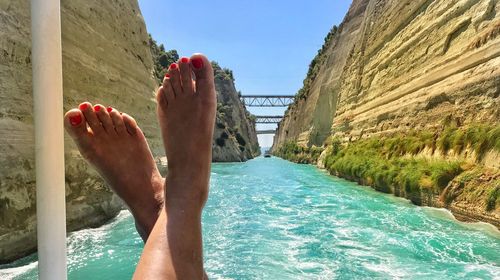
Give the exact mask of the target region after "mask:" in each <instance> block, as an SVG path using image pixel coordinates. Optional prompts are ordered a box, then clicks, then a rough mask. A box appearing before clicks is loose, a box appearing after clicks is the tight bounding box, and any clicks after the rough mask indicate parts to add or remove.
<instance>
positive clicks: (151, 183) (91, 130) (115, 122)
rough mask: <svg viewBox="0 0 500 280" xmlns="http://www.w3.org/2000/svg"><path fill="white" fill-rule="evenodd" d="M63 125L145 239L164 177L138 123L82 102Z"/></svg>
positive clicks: (160, 197)
mask: <svg viewBox="0 0 500 280" xmlns="http://www.w3.org/2000/svg"><path fill="white" fill-rule="evenodd" d="M64 126H65V129H66V131H67V132H68V134H69V135H70V136H71V138H72V139H73V140H74V142H75V143H76V145H77V147H78V149H79V151H80V153H81V154H82V156H83V157H84V158H85V159H86V160H87V161H88V162H89V163H90V164H91V165H92V166H93V167H94V168H95V169H96V170H97V171H98V172H99V174H100V175H101V176H102V177H103V179H104V180H105V181H106V183H107V184H108V185H109V186H110V187H111V189H112V190H113V191H114V192H115V193H116V194H117V195H118V196H119V197H120V198H121V199H122V200H123V201H124V202H125V203H126V204H127V206H128V208H129V209H130V211H131V213H132V215H133V216H134V218H135V221H136V227H137V230H138V231H139V234H140V235H141V237H142V238H143V239H144V240H146V239H147V236H148V235H149V233H150V232H151V229H152V228H153V226H154V224H155V222H156V220H157V218H158V215H159V213H160V211H161V209H162V206H163V193H164V190H163V186H164V179H163V178H162V177H161V175H160V173H159V171H158V168H157V166H156V163H155V161H154V158H153V155H152V154H151V150H150V149H149V146H148V143H147V141H146V138H145V137H144V134H143V133H142V131H141V129H140V128H139V126H138V125H137V122H136V121H135V120H134V119H133V118H132V117H131V116H129V115H127V114H125V113H120V112H119V111H117V110H116V109H114V108H112V107H107V108H106V107H104V106H103V105H100V104H98V105H95V106H92V104H90V103H89V102H84V103H81V104H80V105H79V107H78V108H75V109H72V110H69V111H68V112H67V113H66V115H65V117H64Z"/></svg>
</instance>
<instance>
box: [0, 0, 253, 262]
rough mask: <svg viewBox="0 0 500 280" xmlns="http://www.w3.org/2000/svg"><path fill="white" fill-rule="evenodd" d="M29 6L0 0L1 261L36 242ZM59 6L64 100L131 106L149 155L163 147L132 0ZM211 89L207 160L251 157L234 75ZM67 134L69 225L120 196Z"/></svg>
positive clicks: (114, 205)
mask: <svg viewBox="0 0 500 280" xmlns="http://www.w3.org/2000/svg"><path fill="white" fill-rule="evenodd" d="M29 13H30V6H29V1H27V0H23V1H13V0H0V26H1V27H2V28H0V154H1V156H0V263H1V262H7V261H10V260H13V259H15V258H18V257H21V256H24V255H26V254H29V253H31V252H33V251H34V250H36V228H35V226H36V225H35V222H36V221H35V208H36V206H35V174H34V134H33V116H32V107H33V104H32V91H31V37H30V36H31V35H30V15H29ZM61 13H62V18H61V21H62V42H63V82H64V109H65V110H68V109H70V108H72V107H74V106H76V105H77V104H79V103H80V102H82V101H85V100H88V101H91V102H93V103H101V104H103V105H112V106H114V107H115V108H117V109H118V110H120V111H124V112H127V113H129V114H130V115H132V116H134V117H135V118H136V120H137V122H138V123H139V125H140V126H141V128H142V129H143V131H144V133H145V135H146V137H147V139H148V142H149V144H150V147H151V149H152V150H153V153H154V154H155V156H157V157H160V156H161V155H164V151H163V146H162V142H161V138H160V136H159V135H160V134H159V129H158V125H157V121H156V109H155V107H156V104H155V98H154V93H155V90H156V88H157V82H156V81H155V78H154V75H153V73H154V62H153V58H152V53H151V49H150V44H151V40H150V38H149V37H148V33H147V31H146V26H145V24H144V20H143V18H142V16H141V13H140V10H139V6H138V3H137V1H136V0H127V1H104V2H102V1H96V0H94V1H87V0H85V1H84V0H74V1H73V0H72V1H62V2H61ZM217 91H218V99H219V100H220V102H222V106H226V107H225V108H226V111H227V112H226V114H225V115H224V116H220V118H218V125H219V126H221V127H222V126H224V128H220V127H219V128H217V132H216V135H218V136H217V137H219V136H221V134H222V132H223V131H227V134H228V139H225V145H224V147H219V146H217V145H216V144H214V160H216V161H244V160H246V159H250V158H252V157H254V156H255V155H257V154H258V152H257V151H258V149H257V147H258V144H257V137H256V133H255V126H254V124H253V123H252V122H251V120H250V119H249V115H248V114H247V112H246V110H245V108H244V107H243V106H242V105H241V102H239V99H238V95H237V93H236V90H235V89H234V84H233V82H232V80H230V81H226V80H221V79H218V81H217ZM47 106H50V104H47ZM48 133H50V132H48ZM65 137H66V139H65V151H66V152H65V159H66V202H67V213H66V216H67V225H68V230H69V231H71V230H76V229H80V228H84V227H89V226H90V227H92V226H99V225H101V224H103V223H104V222H106V221H108V220H109V219H110V218H112V217H114V216H115V215H116V214H117V213H118V211H120V210H121V209H122V208H123V205H122V203H121V202H120V200H119V199H118V198H117V197H116V196H115V195H113V193H112V192H111V191H110V190H109V188H108V187H107V186H106V185H105V184H104V182H103V181H102V179H101V178H100V177H99V175H98V174H97V173H96V172H95V171H94V170H93V169H92V168H91V167H90V166H89V165H88V164H87V163H86V162H85V161H83V159H82V158H81V156H80V154H79V152H78V150H77V149H76V147H75V145H74V144H73V142H72V141H71V139H70V138H69V136H68V135H66V136H65ZM214 143H215V139H214Z"/></svg>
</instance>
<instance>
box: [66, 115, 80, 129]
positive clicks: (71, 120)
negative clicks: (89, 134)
mask: <svg viewBox="0 0 500 280" xmlns="http://www.w3.org/2000/svg"><path fill="white" fill-rule="evenodd" d="M69 123H70V124H71V125H72V126H77V125H79V124H81V123H82V115H80V114H78V115H75V116H72V117H69Z"/></svg>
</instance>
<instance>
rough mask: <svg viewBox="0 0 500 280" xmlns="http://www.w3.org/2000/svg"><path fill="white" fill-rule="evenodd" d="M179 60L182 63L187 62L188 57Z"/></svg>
mask: <svg viewBox="0 0 500 280" xmlns="http://www.w3.org/2000/svg"><path fill="white" fill-rule="evenodd" d="M181 62H182V63H188V62H189V58H187V57H183V58H181Z"/></svg>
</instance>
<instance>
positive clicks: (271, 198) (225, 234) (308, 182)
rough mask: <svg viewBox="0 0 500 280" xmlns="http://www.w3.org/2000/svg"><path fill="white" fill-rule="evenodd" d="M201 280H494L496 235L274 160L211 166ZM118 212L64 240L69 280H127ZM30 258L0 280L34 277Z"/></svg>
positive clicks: (135, 250)
mask: <svg viewBox="0 0 500 280" xmlns="http://www.w3.org/2000/svg"><path fill="white" fill-rule="evenodd" d="M203 230H204V241H205V247H204V251H205V267H206V270H207V273H208V275H209V277H210V279H401V278H403V279H500V253H499V252H500V234H499V233H498V232H497V231H496V230H495V229H493V228H492V227H491V226H489V225H486V224H472V225H471V224H464V223H460V222H457V221H455V220H454V219H452V218H451V217H450V215H449V213H448V212H447V211H445V210H437V209H431V208H425V207H417V206H414V205H412V204H410V203H409V202H408V201H406V200H403V199H399V198H395V197H393V196H391V195H386V194H381V193H378V192H375V191H373V190H371V189H370V188H368V187H362V186H358V185H356V184H354V183H351V182H347V181H345V180H341V179H338V178H335V177H332V176H329V175H327V174H326V173H324V172H322V171H320V170H317V169H316V168H314V167H313V166H306V165H297V164H293V163H290V162H287V161H284V160H281V159H278V158H270V159H265V158H262V157H261V158H257V159H255V160H252V161H249V162H247V163H241V164H240V163H238V164H214V165H213V168H212V179H211V190H210V197H209V200H208V203H207V205H206V207H205V212H204V219H203ZM142 246H143V244H142V241H141V239H140V238H139V236H138V235H137V234H136V233H135V228H134V224H133V220H132V218H131V216H130V214H129V213H128V212H126V211H124V212H122V213H121V214H120V215H119V216H118V217H117V218H116V219H115V220H114V221H112V222H111V223H109V224H107V225H105V226H103V227H101V228H98V229H88V230H82V231H79V232H75V233H72V234H70V236H69V238H68V251H69V256H68V270H69V279H129V278H130V277H131V275H132V273H133V271H134V267H135V265H136V264H137V261H138V259H139V255H140V252H141V250H142ZM35 260H36V256H31V257H28V258H26V259H24V260H21V261H19V262H17V263H15V264H14V266H15V267H12V265H11V266H9V267H8V268H6V267H5V266H3V268H4V269H3V270H0V279H36V261H35Z"/></svg>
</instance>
